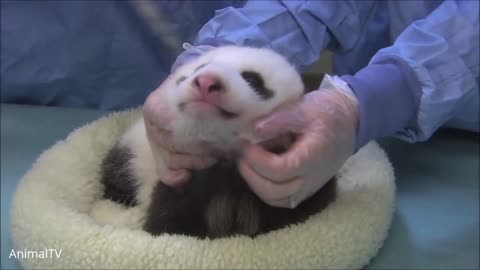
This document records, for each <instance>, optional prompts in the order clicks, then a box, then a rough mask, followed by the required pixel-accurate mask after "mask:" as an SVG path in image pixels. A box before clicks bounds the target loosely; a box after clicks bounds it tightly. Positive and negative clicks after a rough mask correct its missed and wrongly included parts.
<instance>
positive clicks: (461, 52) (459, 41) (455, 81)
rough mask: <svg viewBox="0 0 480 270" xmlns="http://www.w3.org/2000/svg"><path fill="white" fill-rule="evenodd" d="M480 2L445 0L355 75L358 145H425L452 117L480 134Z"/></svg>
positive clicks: (351, 81)
mask: <svg viewBox="0 0 480 270" xmlns="http://www.w3.org/2000/svg"><path fill="white" fill-rule="evenodd" d="M478 10H479V2H478V1H459V2H451V1H447V2H444V3H443V4H441V5H440V6H439V7H438V8H437V9H435V10H434V11H433V12H432V13H431V14H430V15H429V16H428V17H426V18H425V19H422V20H418V21H415V22H414V23H412V24H411V25H410V26H409V27H407V28H406V29H405V30H404V31H403V32H402V33H401V34H400V36H399V37H398V38H397V40H396V41H395V43H394V44H393V45H392V46H391V47H387V48H384V49H382V50H380V51H379V52H378V53H377V54H376V55H375V56H374V57H373V58H372V60H371V62H370V64H369V65H368V66H367V67H366V68H364V69H363V70H360V71H359V72H358V73H357V74H355V75H354V76H343V77H342V78H343V79H344V80H346V81H347V82H348V83H349V84H350V86H351V87H352V88H353V90H354V91H355V93H356V95H357V97H358V99H359V106H360V126H359V131H358V140H357V147H361V146H362V145H364V144H365V143H367V142H368V141H369V140H371V139H375V138H378V137H381V136H387V135H392V136H395V137H397V138H400V139H402V140H405V141H409V142H416V141H424V140H426V139H428V138H429V137H430V136H431V135H432V133H433V132H435V131H436V130H437V129H438V128H440V127H442V126H444V125H445V124H446V123H448V122H449V121H450V120H452V119H455V118H457V119H460V120H461V121H462V123H463V127H462V128H463V129H467V130H471V131H476V132H478V131H479V112H478V111H479V104H478V103H479V86H478V82H479V81H478V80H479V15H478Z"/></svg>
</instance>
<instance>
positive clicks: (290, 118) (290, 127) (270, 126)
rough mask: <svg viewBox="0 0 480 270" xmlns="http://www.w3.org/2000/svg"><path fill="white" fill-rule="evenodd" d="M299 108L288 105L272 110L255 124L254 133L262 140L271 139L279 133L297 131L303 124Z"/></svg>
mask: <svg viewBox="0 0 480 270" xmlns="http://www.w3.org/2000/svg"><path fill="white" fill-rule="evenodd" d="M301 115H302V113H301V110H300V109H299V108H297V107H294V105H290V106H288V107H287V108H285V109H284V110H281V111H277V112H273V113H272V114H271V115H270V116H268V117H267V118H265V119H262V120H259V121H258V122H257V124H256V126H255V135H256V136H257V137H258V138H260V139H262V140H269V139H273V138H275V137H277V136H279V135H282V134H285V133H290V132H298V131H299V130H302V128H303V126H304V120H303V119H304V117H301Z"/></svg>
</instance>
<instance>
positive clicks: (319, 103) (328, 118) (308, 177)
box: [239, 75, 359, 208]
mask: <svg viewBox="0 0 480 270" xmlns="http://www.w3.org/2000/svg"><path fill="white" fill-rule="evenodd" d="M358 121H359V111H358V102H357V99H356V97H355V94H354V93H353V91H352V90H351V89H350V88H349V87H348V85H347V84H346V83H345V82H344V81H342V80H341V79H339V78H338V77H330V76H328V75H326V76H325V78H324V80H323V81H322V84H321V85H320V88H319V90H316V91H313V92H310V93H308V94H306V95H305V96H304V97H303V98H302V100H301V101H299V102H298V103H295V104H289V105H287V106H285V107H283V108H280V109H279V110H277V111H275V112H273V113H272V114H271V115H270V116H268V117H267V118H264V119H262V120H260V121H259V122H257V125H256V136H258V137H259V138H261V139H263V140H269V139H271V138H275V137H278V136H279V135H282V134H285V133H294V134H296V135H297V137H296V140H295V141H294V142H293V144H292V145H291V146H290V147H289V149H288V150H287V151H286V152H284V153H281V154H279V155H277V154H274V153H271V152H268V151H266V150H265V149H264V148H262V147H261V146H260V145H257V144H251V145H249V146H248V147H247V148H246V149H245V152H244V155H243V158H242V159H241V160H240V161H239V170H240V173H241V174H242V176H243V177H244V178H245V180H246V181H247V183H248V185H249V186H250V187H251V189H252V190H253V191H254V192H255V193H256V194H257V196H259V197H260V199H262V200H263V201H264V202H265V203H267V204H269V205H271V206H277V207H285V208H295V207H296V206H297V205H298V204H299V203H300V202H302V201H303V200H305V199H307V198H309V197H310V196H312V195H313V194H314V193H315V192H316V191H317V190H319V189H320V188H321V187H323V186H324V185H325V184H326V183H327V182H328V181H329V180H330V179H331V178H332V177H333V176H334V175H335V174H336V173H337V172H338V170H339V169H340V168H341V167H342V166H343V164H344V163H345V161H346V160H347V159H348V158H349V157H350V155H352V154H353V151H354V147H355V138H356V131H357V127H358Z"/></svg>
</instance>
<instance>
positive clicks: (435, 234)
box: [1, 104, 479, 269]
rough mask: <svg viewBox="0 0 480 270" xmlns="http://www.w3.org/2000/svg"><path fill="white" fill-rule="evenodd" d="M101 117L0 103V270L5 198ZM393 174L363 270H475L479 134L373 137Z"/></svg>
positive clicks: (7, 248) (10, 265) (5, 263)
mask: <svg viewBox="0 0 480 270" xmlns="http://www.w3.org/2000/svg"><path fill="white" fill-rule="evenodd" d="M106 113H107V112H104V111H94V110H81V109H71V108H60V107H36V106H19V105H6V104H2V105H1V269H19V268H20V265H19V263H18V262H17V261H16V259H14V258H9V254H10V252H11V250H12V239H11V234H10V207H11V199H12V197H13V194H14V192H15V189H16V187H17V184H18V183H19V180H20V179H21V178H22V176H23V175H24V174H25V173H26V172H27V170H28V169H30V168H31V166H32V164H33V162H34V161H35V160H36V159H37V158H38V156H39V155H40V154H41V153H42V152H43V151H45V150H46V149H48V148H49V147H50V146H52V145H53V144H54V143H55V142H57V141H58V140H61V139H64V138H65V137H66V136H67V135H68V134H69V133H70V132H72V131H73V130H74V129H75V128H78V127H80V126H82V125H84V124H86V123H89V122H92V121H94V120H96V119H98V118H99V117H101V116H103V115H105V114H106ZM379 142H380V145H381V146H382V147H383V149H385V151H386V152H387V154H388V156H389V158H390V160H391V162H392V164H393V166H394V169H395V174H396V182H397V204H396V212H395V216H394V220H393V223H392V227H391V229H390V232H389V235H388V237H387V239H386V240H385V243H384V246H383V247H382V249H381V250H380V251H379V253H378V255H377V256H376V257H375V258H374V259H373V260H372V262H371V263H370V264H369V265H368V266H367V267H366V268H367V269H440V268H443V269H479V136H478V134H472V133H466V132H459V131H452V130H442V131H439V132H437V133H436V134H435V135H434V136H433V137H432V138H431V139H430V140H429V141H428V142H424V143H417V144H408V143H405V142H401V141H398V140H394V139H383V140H380V141H379Z"/></svg>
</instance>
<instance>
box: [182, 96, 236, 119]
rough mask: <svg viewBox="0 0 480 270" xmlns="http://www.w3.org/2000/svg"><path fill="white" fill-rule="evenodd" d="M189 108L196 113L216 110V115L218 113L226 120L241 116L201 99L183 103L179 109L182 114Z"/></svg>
mask: <svg viewBox="0 0 480 270" xmlns="http://www.w3.org/2000/svg"><path fill="white" fill-rule="evenodd" d="M189 108H191V109H192V110H193V111H194V112H195V113H197V112H203V111H212V110H214V111H215V112H216V113H218V115H220V116H221V117H222V118H225V119H234V118H237V117H238V116H239V114H238V113H236V112H232V111H229V110H226V109H224V108H223V107H221V106H219V105H216V104H212V103H209V102H207V101H204V100H199V99H197V100H192V101H189V102H181V103H179V104H178V109H179V110H180V111H181V112H184V111H186V110H187V109H189Z"/></svg>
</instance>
